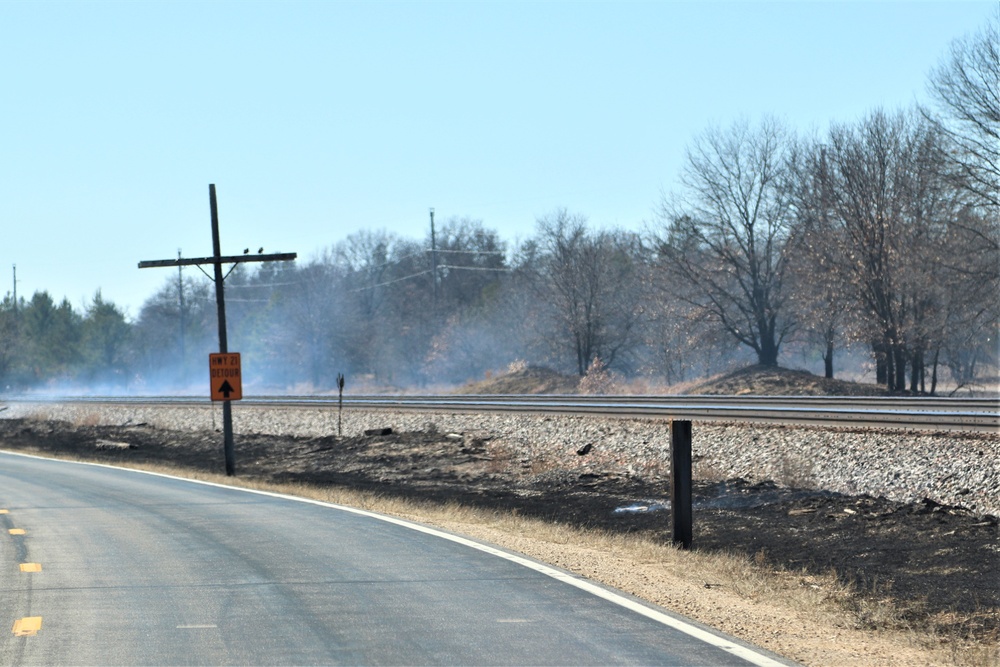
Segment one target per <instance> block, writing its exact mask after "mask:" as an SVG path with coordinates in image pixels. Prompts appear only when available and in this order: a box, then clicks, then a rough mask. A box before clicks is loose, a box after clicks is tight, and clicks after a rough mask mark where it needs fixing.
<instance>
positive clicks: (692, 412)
mask: <svg viewBox="0 0 1000 667" xmlns="http://www.w3.org/2000/svg"><path fill="white" fill-rule="evenodd" d="M14 400H17V401H22V402H28V401H30V402H39V401H40V400H47V401H50V402H63V403H91V404H93V403H101V404H113V403H118V404H122V403H125V404H131V405H201V406H205V405H207V404H208V403H209V401H208V399H206V398H196V397H176V396H175V397H126V398H123V397H112V396H106V397H51V398H48V399H38V398H29V397H18V398H17V399H14ZM240 403H242V404H243V405H244V406H246V407H250V406H264V407H267V406H270V407H313V408H323V409H331V408H335V407H336V406H337V398H336V397H331V396H247V397H245V398H244V400H243V401H241V402H240ZM344 407H346V408H355V409H374V410H407V411H421V412H487V413H521V414H556V415H590V416H604V417H629V418H645V419H692V420H699V421H728V422H733V421H736V422H764V423H778V424H799V425H803V424H808V425H822V426H847V427H879V428H893V429H912V430H944V431H973V432H988V433H989V432H992V433H998V432H1000V400H997V399H966V398H948V399H942V398H926V397H904V398H895V397H889V398H884V397H860V398H855V397H843V396H841V397H792V396H784V397H769V396H575V395H545V396H536V395H531V396H523V395H518V396H514V395H502V396H501V395H496V396H493V395H490V396H486V395H475V396H473V395H431V396H385V395H367V396H355V397H345V398H344Z"/></svg>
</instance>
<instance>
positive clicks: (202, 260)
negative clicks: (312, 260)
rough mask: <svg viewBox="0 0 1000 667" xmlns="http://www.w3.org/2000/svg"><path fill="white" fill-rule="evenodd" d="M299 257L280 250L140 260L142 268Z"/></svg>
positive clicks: (268, 260) (237, 262)
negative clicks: (266, 252)
mask: <svg viewBox="0 0 1000 667" xmlns="http://www.w3.org/2000/svg"><path fill="white" fill-rule="evenodd" d="M297 257H298V254H297V253H294V252H279V253H273V254H270V255H224V256H222V257H193V258H191V259H182V258H177V259H152V260H148V261H145V262H139V268H140V269H153V268H158V267H164V266H196V265H198V264H215V263H216V262H218V263H219V264H241V263H245V262H288V261H291V260H294V259H296V258H297Z"/></svg>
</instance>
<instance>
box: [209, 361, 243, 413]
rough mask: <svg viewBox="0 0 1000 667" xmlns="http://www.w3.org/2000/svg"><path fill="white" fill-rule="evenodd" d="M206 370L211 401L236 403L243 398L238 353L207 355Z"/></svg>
mask: <svg viewBox="0 0 1000 667" xmlns="http://www.w3.org/2000/svg"><path fill="white" fill-rule="evenodd" d="M208 370H209V373H210V374H211V389H212V400H213V401H238V400H240V399H241V398H243V381H242V379H241V373H240V353H239V352H227V353H225V354H209V355H208Z"/></svg>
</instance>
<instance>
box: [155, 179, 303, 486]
mask: <svg viewBox="0 0 1000 667" xmlns="http://www.w3.org/2000/svg"><path fill="white" fill-rule="evenodd" d="M208 201H209V207H210V209H211V214H212V251H213V255H212V256H211V257H198V258H195V259H182V258H180V257H178V258H177V259H156V260H152V261H148V262H139V268H140V269H148V268H153V267H164V266H171V267H172V266H197V267H199V268H201V265H202V264H211V265H212V266H213V267H214V269H215V271H214V274H215V275H214V277H213V276H209V277H210V278H211V279H212V281H213V282H214V283H215V304H216V306H217V309H218V313H219V354H218V355H211V356H210V357H209V369H210V371H211V378H212V385H211V387H212V400H213V401H222V431H223V443H224V444H223V448H224V451H225V456H226V474H227V475H229V476H230V477H232V476H233V475H235V474H236V455H235V453H234V451H233V449H234V447H233V408H232V401H236V400H239V399H241V398H243V385H242V382H241V381H240V380H241V376H240V355H239V353H238V352H234V353H230V352H229V343H228V341H227V338H226V293H225V282H226V276H228V275H229V273H226V274H223V273H222V265H223V264H232V265H233V268H236V265H237V264H242V263H244V262H284V261H291V260H293V259H295V258H296V254H295V253H294V252H285V253H275V254H268V255H265V254H264V249H263V248H261V249H260V250H259V251H258V253H257V254H256V255H250V254H249V249H248V250H244V251H243V254H242V255H228V256H225V255H223V254H222V247H221V244H220V243H219V207H218V204H217V203H216V199H215V184H214V183H211V184H209V186H208ZM233 268H230V269H229V271H230V272H232V270H233ZM202 271H203V272H204V269H202ZM205 275H208V274H207V273H206V274H205ZM215 356H218V357H219V358H220V362H219V364H218V368H216V366H214V365H213V360H212V358H213V357H215ZM233 359H235V365H232V361H233ZM216 370H218V371H219V372H220V373H222V374H223V375H220V376H219V378H218V380H219V381H218V382H217V381H216V376H215V372H216ZM234 370H235V375H232V374H231V373H232V372H233V371H234ZM227 372H229V373H230V375H225V373H227ZM216 395H218V398H216Z"/></svg>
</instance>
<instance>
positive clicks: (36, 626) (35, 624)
mask: <svg viewBox="0 0 1000 667" xmlns="http://www.w3.org/2000/svg"><path fill="white" fill-rule="evenodd" d="M41 629H42V617H41V616H26V617H25V618H19V619H17V620H16V621H14V636H15V637H30V636H32V635H34V634H35V633H37V632H38V631H39V630H41Z"/></svg>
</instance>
